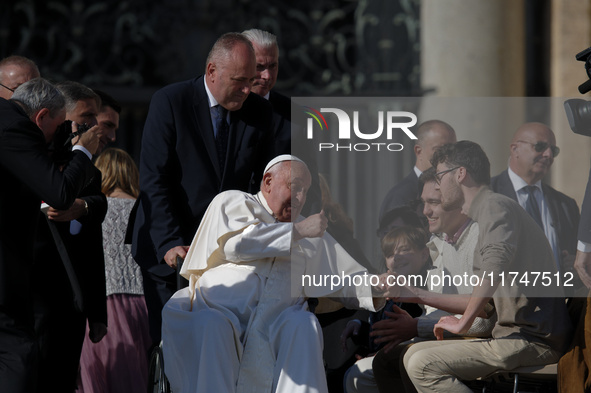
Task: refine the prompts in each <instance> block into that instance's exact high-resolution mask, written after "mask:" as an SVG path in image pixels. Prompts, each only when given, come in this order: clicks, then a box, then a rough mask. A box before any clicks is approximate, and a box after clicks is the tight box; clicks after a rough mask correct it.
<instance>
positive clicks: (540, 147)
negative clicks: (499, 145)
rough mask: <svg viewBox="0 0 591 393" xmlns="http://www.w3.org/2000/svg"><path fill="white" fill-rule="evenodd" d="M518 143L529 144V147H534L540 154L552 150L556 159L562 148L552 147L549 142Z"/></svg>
mask: <svg viewBox="0 0 591 393" xmlns="http://www.w3.org/2000/svg"><path fill="white" fill-rule="evenodd" d="M517 142H521V143H527V144H528V145H532V146H533V147H534V150H535V151H537V152H538V153H541V152H543V151H546V149H548V148H550V150H551V151H552V156H553V157H556V156H557V155H558V153H560V148H559V147H558V146H552V145H551V144H549V143H547V142H537V143H531V142H528V141H517Z"/></svg>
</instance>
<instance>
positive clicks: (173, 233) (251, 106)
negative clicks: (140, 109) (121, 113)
mask: <svg viewBox="0 0 591 393" xmlns="http://www.w3.org/2000/svg"><path fill="white" fill-rule="evenodd" d="M230 119H231V124H230V135H229V141H228V155H227V160H226V165H225V170H224V173H221V172H220V168H219V165H218V159H217V151H216V147H215V140H214V134H213V125H212V123H211V115H210V108H209V101H208V98H207V93H206V91H205V86H204V80H203V77H199V78H195V79H192V80H188V81H185V82H180V83H175V84H172V85H169V86H167V87H164V88H163V89H161V90H159V91H158V92H156V93H155V94H154V96H153V97H152V102H151V104H150V109H149V112H148V117H147V119H146V124H145V127H144V133H143V136H142V150H141V157H140V190H141V191H140V196H139V198H138V201H137V204H136V208H137V210H136V213H135V214H136V216H135V220H134V223H133V224H131V225H133V229H132V231H133V234H132V253H133V256H134V258H135V260H136V261H137V262H138V264H139V265H140V266H142V268H144V269H149V271H150V272H152V273H154V274H157V275H159V276H166V275H169V274H171V273H172V269H171V268H170V267H169V266H168V265H166V264H165V263H163V258H164V255H165V254H166V252H167V251H168V250H169V249H171V248H173V247H176V246H182V245H189V244H191V241H192V240H193V237H194V235H195V232H196V231H197V227H198V226H199V223H200V221H201V218H202V217H203V214H204V213H205V210H206V208H207V206H208V205H209V203H210V202H211V200H212V199H213V198H214V197H215V196H216V195H217V194H218V193H219V192H221V191H224V190H242V191H249V190H251V191H254V190H258V185H259V183H260V180H261V178H262V172H263V170H264V168H265V165H266V164H267V162H268V161H269V160H270V159H271V158H272V155H273V152H274V148H273V126H272V124H273V123H272V112H271V105H270V104H269V103H268V102H267V100H265V99H263V98H261V97H259V96H257V95H256V94H254V93H251V94H250V95H249V96H248V98H247V99H246V101H245V102H244V104H243V106H242V108H241V109H240V110H238V111H235V112H231V113H230Z"/></svg>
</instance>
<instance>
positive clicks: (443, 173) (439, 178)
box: [435, 166, 461, 184]
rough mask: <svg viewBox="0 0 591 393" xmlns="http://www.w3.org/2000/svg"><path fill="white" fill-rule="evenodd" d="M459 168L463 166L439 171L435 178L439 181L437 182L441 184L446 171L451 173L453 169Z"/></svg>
mask: <svg viewBox="0 0 591 393" xmlns="http://www.w3.org/2000/svg"><path fill="white" fill-rule="evenodd" d="M458 168H461V167H459V166H456V167H455V168H451V169H446V170H444V171H441V172H437V173H436V174H435V180H436V181H437V184H441V179H443V176H444V175H445V174H446V173H449V172H451V171H455V170H456V169H458Z"/></svg>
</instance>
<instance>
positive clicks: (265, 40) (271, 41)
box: [242, 29, 277, 48]
mask: <svg viewBox="0 0 591 393" xmlns="http://www.w3.org/2000/svg"><path fill="white" fill-rule="evenodd" d="M242 34H243V35H245V36H246V38H248V39H249V41H250V42H252V43H253V44H255V45H257V46H260V47H263V48H268V47H271V46H274V47H277V37H276V36H275V34H271V33H269V32H268V31H264V30H259V29H249V30H244V31H243V32H242Z"/></svg>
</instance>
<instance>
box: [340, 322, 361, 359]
mask: <svg viewBox="0 0 591 393" xmlns="http://www.w3.org/2000/svg"><path fill="white" fill-rule="evenodd" d="M360 328H361V321H359V320H358V319H352V320H350V321H349V322H347V326H345V328H344V329H343V332H342V333H341V337H340V339H341V349H342V350H343V352H346V351H347V339H348V338H349V337H352V336H357V335H358V334H359V329H360Z"/></svg>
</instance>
